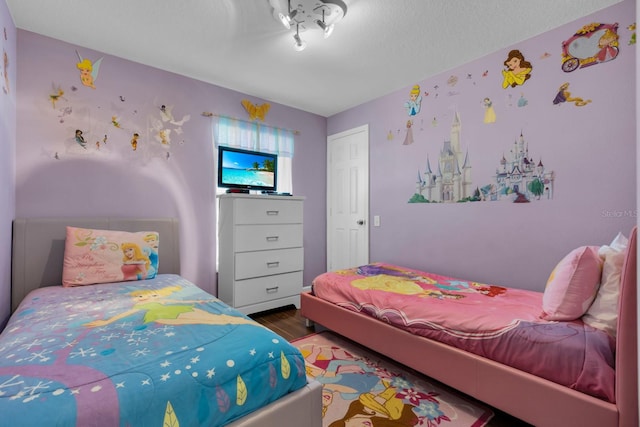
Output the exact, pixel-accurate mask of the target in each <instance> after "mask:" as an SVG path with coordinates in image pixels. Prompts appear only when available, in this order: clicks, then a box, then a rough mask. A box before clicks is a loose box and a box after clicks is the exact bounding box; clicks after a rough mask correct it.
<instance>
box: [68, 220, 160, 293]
mask: <svg viewBox="0 0 640 427" xmlns="http://www.w3.org/2000/svg"><path fill="white" fill-rule="evenodd" d="M158 242H159V236H158V233H157V232H155V231H141V232H137V233H130V232H127V231H114V230H92V229H86V228H76V227H67V238H66V241H65V245H64V264H63V266H62V286H65V287H70V286H82V285H93V284H96V283H109V282H121V281H126V280H142V279H153V278H154V277H155V276H156V272H157V270H158Z"/></svg>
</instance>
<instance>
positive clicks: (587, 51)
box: [561, 22, 620, 73]
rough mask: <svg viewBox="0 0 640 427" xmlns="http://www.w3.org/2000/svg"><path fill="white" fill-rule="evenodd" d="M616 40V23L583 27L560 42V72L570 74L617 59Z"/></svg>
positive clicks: (617, 47) (594, 23)
mask: <svg viewBox="0 0 640 427" xmlns="http://www.w3.org/2000/svg"><path fill="white" fill-rule="evenodd" d="M618 39H619V36H618V23H615V24H601V23H597V22H593V23H591V24H588V25H585V26H584V27H582V28H580V29H579V30H578V31H577V32H576V33H575V34H574V35H573V36H571V37H569V38H568V39H567V40H565V41H564V42H562V63H561V68H562V71H564V72H565V73H570V72H572V71H574V70H577V69H579V68H585V67H589V66H591V65H596V64H601V63H603V62H607V61H611V60H612V59H615V58H617V56H618V53H619V45H620V43H619V41H618Z"/></svg>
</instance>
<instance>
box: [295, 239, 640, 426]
mask: <svg viewBox="0 0 640 427" xmlns="http://www.w3.org/2000/svg"><path fill="white" fill-rule="evenodd" d="M636 234H637V227H634V229H633V230H632V232H631V235H630V238H629V249H628V251H627V255H626V257H625V262H624V266H623V270H622V279H621V294H620V305H619V318H618V338H617V343H616V403H608V402H605V401H603V400H600V399H598V398H595V397H592V396H588V395H586V394H584V393H581V392H578V391H575V390H572V389H570V388H567V387H564V386H561V385H559V384H556V383H554V382H551V381H548V380H545V379H542V378H539V377H536V376H534V375H531V374H528V373H526V372H523V371H520V370H518V369H514V368H511V367H508V366H505V365H502V364H500V363H497V362H494V361H492V360H489V359H485V358H483V357H480V356H476V355H474V354H471V353H468V352H466V351H464V350H459V349H457V348H454V347H450V346H448V345H445V344H441V343H439V342H436V341H433V340H430V339H428V338H424V337H419V336H416V335H412V334H410V333H409V332H406V331H403V330H401V329H398V328H396V327H394V326H391V325H389V324H387V323H384V322H381V321H379V320H377V319H374V318H372V317H369V316H366V315H363V314H360V313H356V312H353V311H350V310H347V309H345V308H342V307H339V306H336V305H334V304H331V303H329V302H326V301H324V300H321V299H319V298H316V297H315V296H313V295H311V294H310V293H308V292H306V293H303V294H302V295H301V313H302V316H303V317H305V318H306V319H308V320H311V321H313V322H316V323H318V324H320V325H322V326H324V327H326V328H328V329H330V330H333V331H335V332H337V333H339V334H341V335H343V336H345V337H347V338H349V339H351V340H353V341H356V342H358V343H360V344H362V345H364V346H366V347H369V348H371V349H373V350H375V351H377V352H379V353H381V354H384V355H385V356H388V357H390V358H391V359H394V360H396V361H398V362H400V363H402V364H404V365H406V366H409V367H411V368H413V369H415V370H417V371H419V372H421V373H423V374H425V375H427V376H429V377H431V378H434V379H436V380H438V381H440V382H442V383H445V384H447V385H449V386H451V387H453V388H455V389H457V390H459V391H461V392H463V393H466V394H467V395H469V396H472V397H474V398H476V399H478V400H480V401H482V402H485V403H487V404H489V405H491V406H493V407H495V408H498V409H500V410H502V411H504V412H507V413H509V414H511V415H513V416H515V417H517V418H519V419H521V420H523V421H526V422H528V423H530V424H533V425H535V426H538V427H544V426H581V427H614V426H617V427H638V345H637V339H638V337H637V325H638V317H637V310H636V298H637V287H638V284H637V272H636V264H637V247H636Z"/></svg>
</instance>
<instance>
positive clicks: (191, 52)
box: [7, 0, 620, 117]
mask: <svg viewBox="0 0 640 427" xmlns="http://www.w3.org/2000/svg"><path fill="white" fill-rule="evenodd" d="M619 1H620V0H483V1H479V0H345V3H346V4H347V6H348V10H347V14H346V15H345V17H344V19H343V20H342V21H341V22H339V23H338V24H337V25H336V28H335V31H334V33H333V35H332V36H331V37H330V38H329V39H327V40H324V39H322V36H321V33H320V32H319V31H316V30H309V31H307V32H306V33H304V34H303V36H304V38H306V39H307V43H308V46H307V49H306V50H304V51H303V52H296V51H294V50H293V48H292V45H293V37H292V35H293V34H292V32H291V30H289V31H287V30H286V29H285V28H284V27H283V26H282V25H281V24H280V23H279V22H278V21H276V20H275V19H274V18H273V16H272V10H271V6H270V4H269V0H183V1H176V0H173V1H169V0H103V1H99V0H47V1H42V0H7V5H8V6H9V10H10V12H11V15H12V17H13V19H14V22H15V24H16V26H17V27H18V28H19V29H23V30H28V31H32V32H35V33H39V34H42V35H45V36H49V37H53V38H56V39H59V40H63V41H66V42H69V43H72V44H76V45H79V46H82V47H85V48H89V49H94V50H98V51H101V52H104V53H107V54H110V55H115V56H119V57H122V58H126V59H129V60H132V61H135V62H139V63H142V64H146V65H150V66H153V67H156V68H160V69H163V70H167V71H171V72H174V73H177V74H182V75H184V76H188V77H191V78H194V79H198V80H202V81H205V82H209V83H212V84H215V85H218V86H222V87H225V88H229V89H233V90H237V91H240V92H243V93H245V94H248V95H251V96H253V97H255V98H257V100H259V99H263V100H267V101H271V102H277V103H281V104H284V105H288V106H291V107H295V108H298V109H301V110H304V111H308V112H312V113H316V114H319V115H321V116H325V117H329V116H331V115H333V114H336V113H339V112H341V111H344V110H346V109H349V108H351V107H353V106H356V105H359V104H361V103H363V102H366V101H369V100H372V99H375V98H377V97H379V96H382V95H385V94H388V93H391V92H394V91H396V90H398V89H401V88H403V87H406V86H409V85H411V84H413V83H415V82H416V81H420V80H423V79H425V78H428V77H430V76H433V75H435V74H438V73H440V72H443V71H446V70H448V69H451V68H454V67H456V66H458V65H461V64H464V63H466V62H469V61H472V60H474V59H476V58H480V57H482V56H484V55H487V54H489V53H493V52H495V51H497V50H500V49H502V48H504V47H507V46H510V45H512V44H514V43H517V42H519V41H522V40H526V39H528V38H530V37H533V36H535V35H538V34H540V33H543V32H545V31H548V30H550V29H552V28H555V27H558V26H560V25H563V24H565V23H568V22H571V21H573V20H575V19H578V18H579V17H581V16H585V15H588V14H591V13H593V12H596V11H598V10H600V9H603V8H606V7H608V6H611V5H613V4H615V3H618V2H619ZM291 3H292V7H295V5H296V1H295V0H293V1H292V2H291Z"/></svg>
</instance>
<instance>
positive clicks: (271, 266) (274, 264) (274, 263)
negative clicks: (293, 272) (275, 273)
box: [267, 261, 280, 268]
mask: <svg viewBox="0 0 640 427" xmlns="http://www.w3.org/2000/svg"><path fill="white" fill-rule="evenodd" d="M279 265H280V261H272V262H267V268H274V267H277V266H279Z"/></svg>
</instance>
